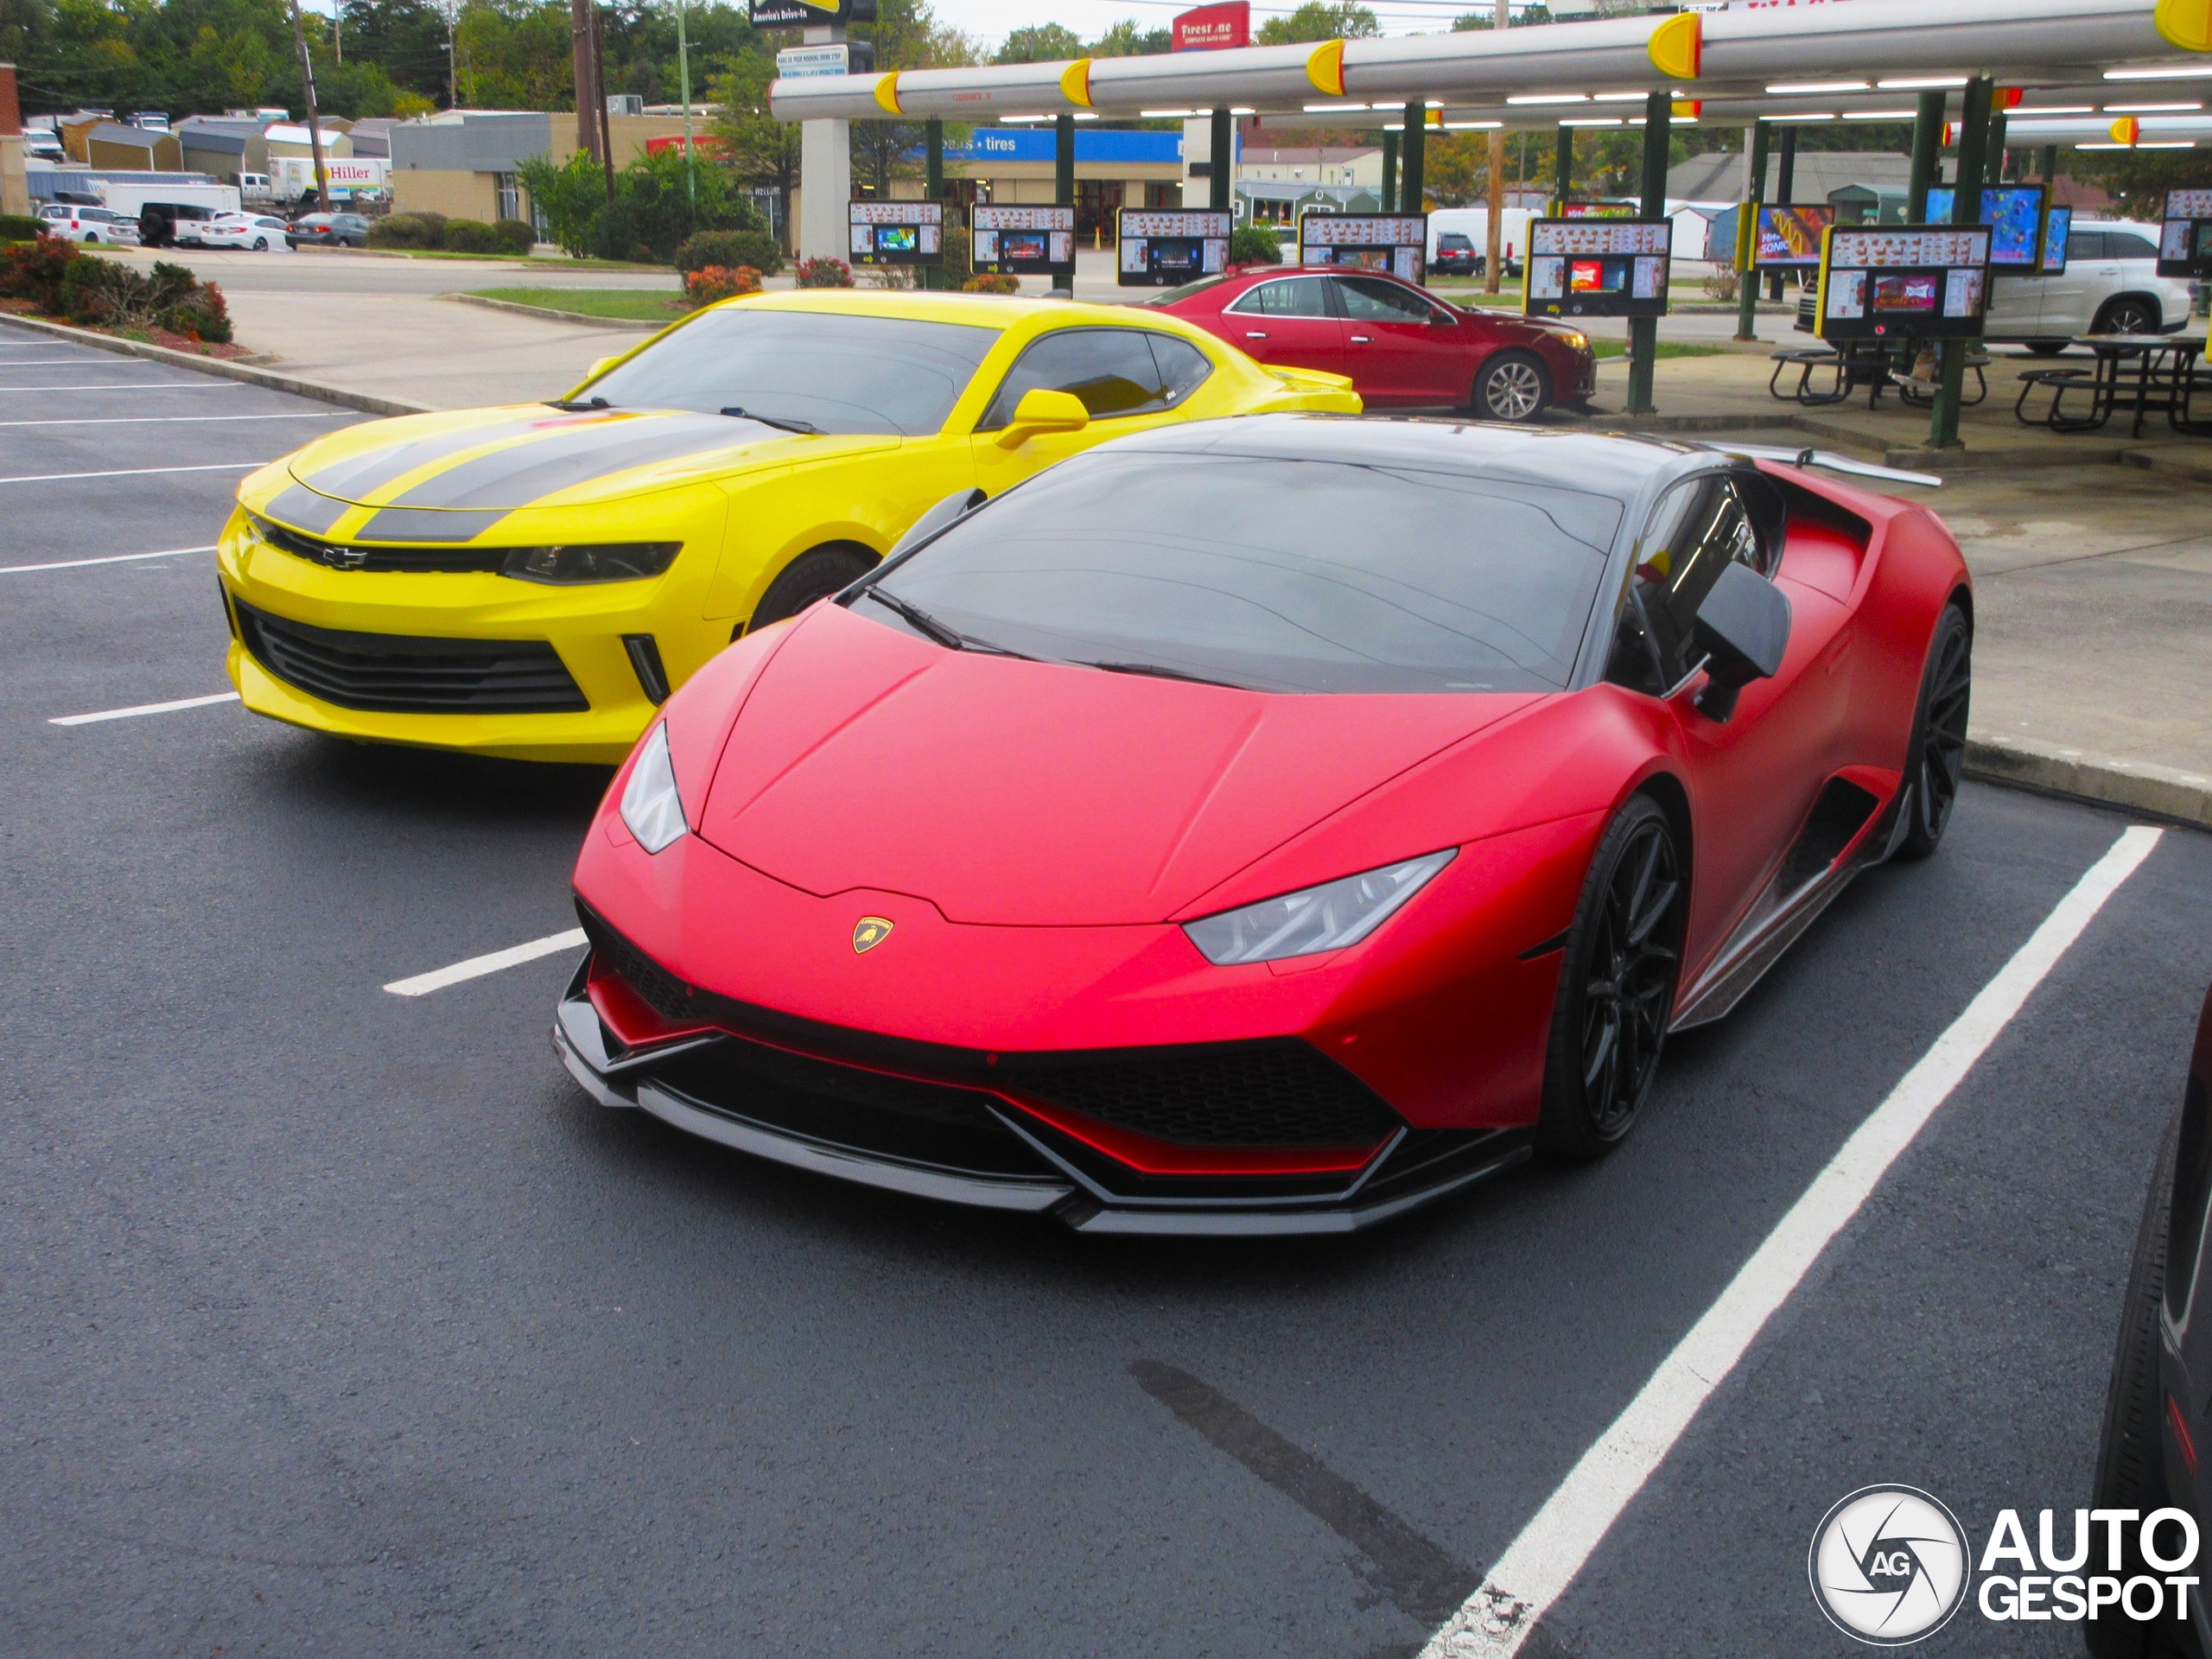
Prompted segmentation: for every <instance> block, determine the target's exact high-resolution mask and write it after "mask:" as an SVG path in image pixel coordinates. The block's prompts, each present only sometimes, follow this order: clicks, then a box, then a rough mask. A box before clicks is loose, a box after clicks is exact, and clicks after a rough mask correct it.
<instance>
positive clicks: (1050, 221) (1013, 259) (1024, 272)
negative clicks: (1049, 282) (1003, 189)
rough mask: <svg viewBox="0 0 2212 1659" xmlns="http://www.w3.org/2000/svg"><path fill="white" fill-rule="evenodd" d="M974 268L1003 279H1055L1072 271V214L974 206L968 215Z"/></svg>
mask: <svg viewBox="0 0 2212 1659" xmlns="http://www.w3.org/2000/svg"><path fill="white" fill-rule="evenodd" d="M968 227H969V232H970V233H971V235H972V238H973V242H972V247H973V251H974V254H973V257H974V259H975V264H976V270H978V271H989V272H996V273H1002V274H1005V275H1008V276H1016V277H1025V276H1041V277H1051V276H1056V275H1058V274H1060V273H1062V272H1066V271H1072V270H1074V269H1075V209H1074V208H1072V207H995V206H993V205H992V204H991V203H989V202H986V201H979V202H977V203H976V205H975V207H972V208H970V209H969V219H968Z"/></svg>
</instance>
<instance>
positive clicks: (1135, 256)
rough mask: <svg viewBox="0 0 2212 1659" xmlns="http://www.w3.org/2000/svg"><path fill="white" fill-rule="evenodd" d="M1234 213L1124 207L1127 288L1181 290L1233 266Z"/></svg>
mask: <svg viewBox="0 0 2212 1659" xmlns="http://www.w3.org/2000/svg"><path fill="white" fill-rule="evenodd" d="M1229 232H1230V215H1229V214H1227V213H1214V212H1212V211H1211V209H1205V208H1184V209H1180V210H1176V209H1172V208H1167V209H1163V208H1150V207H1123V208H1121V209H1119V210H1118V211H1117V212H1116V215H1115V220H1114V241H1115V245H1116V247H1117V248H1118V249H1119V250H1120V257H1119V258H1118V259H1117V260H1116V264H1117V265H1118V266H1119V268H1120V269H1119V276H1118V280H1119V282H1120V283H1121V285H1122V287H1123V288H1176V287H1179V286H1180V285H1181V284H1183V283H1190V282H1196V281H1197V280H1198V278H1199V277H1218V276H1220V275H1221V273H1222V272H1223V271H1224V270H1228V269H1229Z"/></svg>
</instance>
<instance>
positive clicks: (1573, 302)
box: [1521, 219, 1675, 317]
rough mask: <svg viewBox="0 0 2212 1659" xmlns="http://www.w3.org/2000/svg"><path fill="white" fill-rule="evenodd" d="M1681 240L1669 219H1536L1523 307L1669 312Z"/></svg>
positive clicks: (1577, 312) (1542, 313)
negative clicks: (1670, 278) (1672, 260)
mask: <svg viewBox="0 0 2212 1659" xmlns="http://www.w3.org/2000/svg"><path fill="white" fill-rule="evenodd" d="M1674 240H1675V226H1674V224H1673V222H1672V221H1671V220H1669V219H1532V220H1530V221H1529V274H1528V278H1527V283H1528V285H1527V287H1526V288H1525V289H1523V296H1524V297H1523V298H1522V307H1521V308H1522V315H1524V316H1531V317H1663V316H1665V315H1667V269H1668V260H1669V257H1670V251H1671V250H1672V248H1673V246H1674Z"/></svg>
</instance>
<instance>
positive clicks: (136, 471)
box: [0, 461, 269, 569]
mask: <svg viewBox="0 0 2212 1659" xmlns="http://www.w3.org/2000/svg"><path fill="white" fill-rule="evenodd" d="M268 464H269V463H268V462H267V461H210V462H208V463H207V465H206V466H204V467H118V469H117V470H115V471H114V472H109V473H19V474H16V476H15V477H14V478H0V484H62V483H67V482H68V481H69V480H72V479H79V478H143V477H144V476H145V475H146V474H149V473H250V472H251V471H252V470H253V469H254V468H255V467H266V466H267V465H268ZM186 551H188V552H193V553H200V552H204V551H206V550H205V549H204V548H196V547H195V548H189V549H187V550H186ZM131 557H132V558H135V559H153V558H159V557H161V555H160V554H158V553H134V554H132V555H131ZM31 568H32V569H41V568H42V567H40V566H37V565H34V566H32V567H31Z"/></svg>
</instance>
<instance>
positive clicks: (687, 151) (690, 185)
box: [676, 0, 699, 207]
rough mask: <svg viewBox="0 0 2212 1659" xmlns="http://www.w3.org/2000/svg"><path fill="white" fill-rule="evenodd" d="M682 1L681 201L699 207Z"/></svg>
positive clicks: (678, 72)
mask: <svg viewBox="0 0 2212 1659" xmlns="http://www.w3.org/2000/svg"><path fill="white" fill-rule="evenodd" d="M683 9H684V0H676V79H677V86H679V87H680V88H681V89H682V92H683V199H684V200H686V201H688V202H690V204H691V205H692V206H693V207H697V206H698V205H699V181H698V176H697V175H696V174H695V173H694V172H693V171H692V170H691V168H692V161H691V48H690V43H689V42H688V41H685V39H684V38H683Z"/></svg>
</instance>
